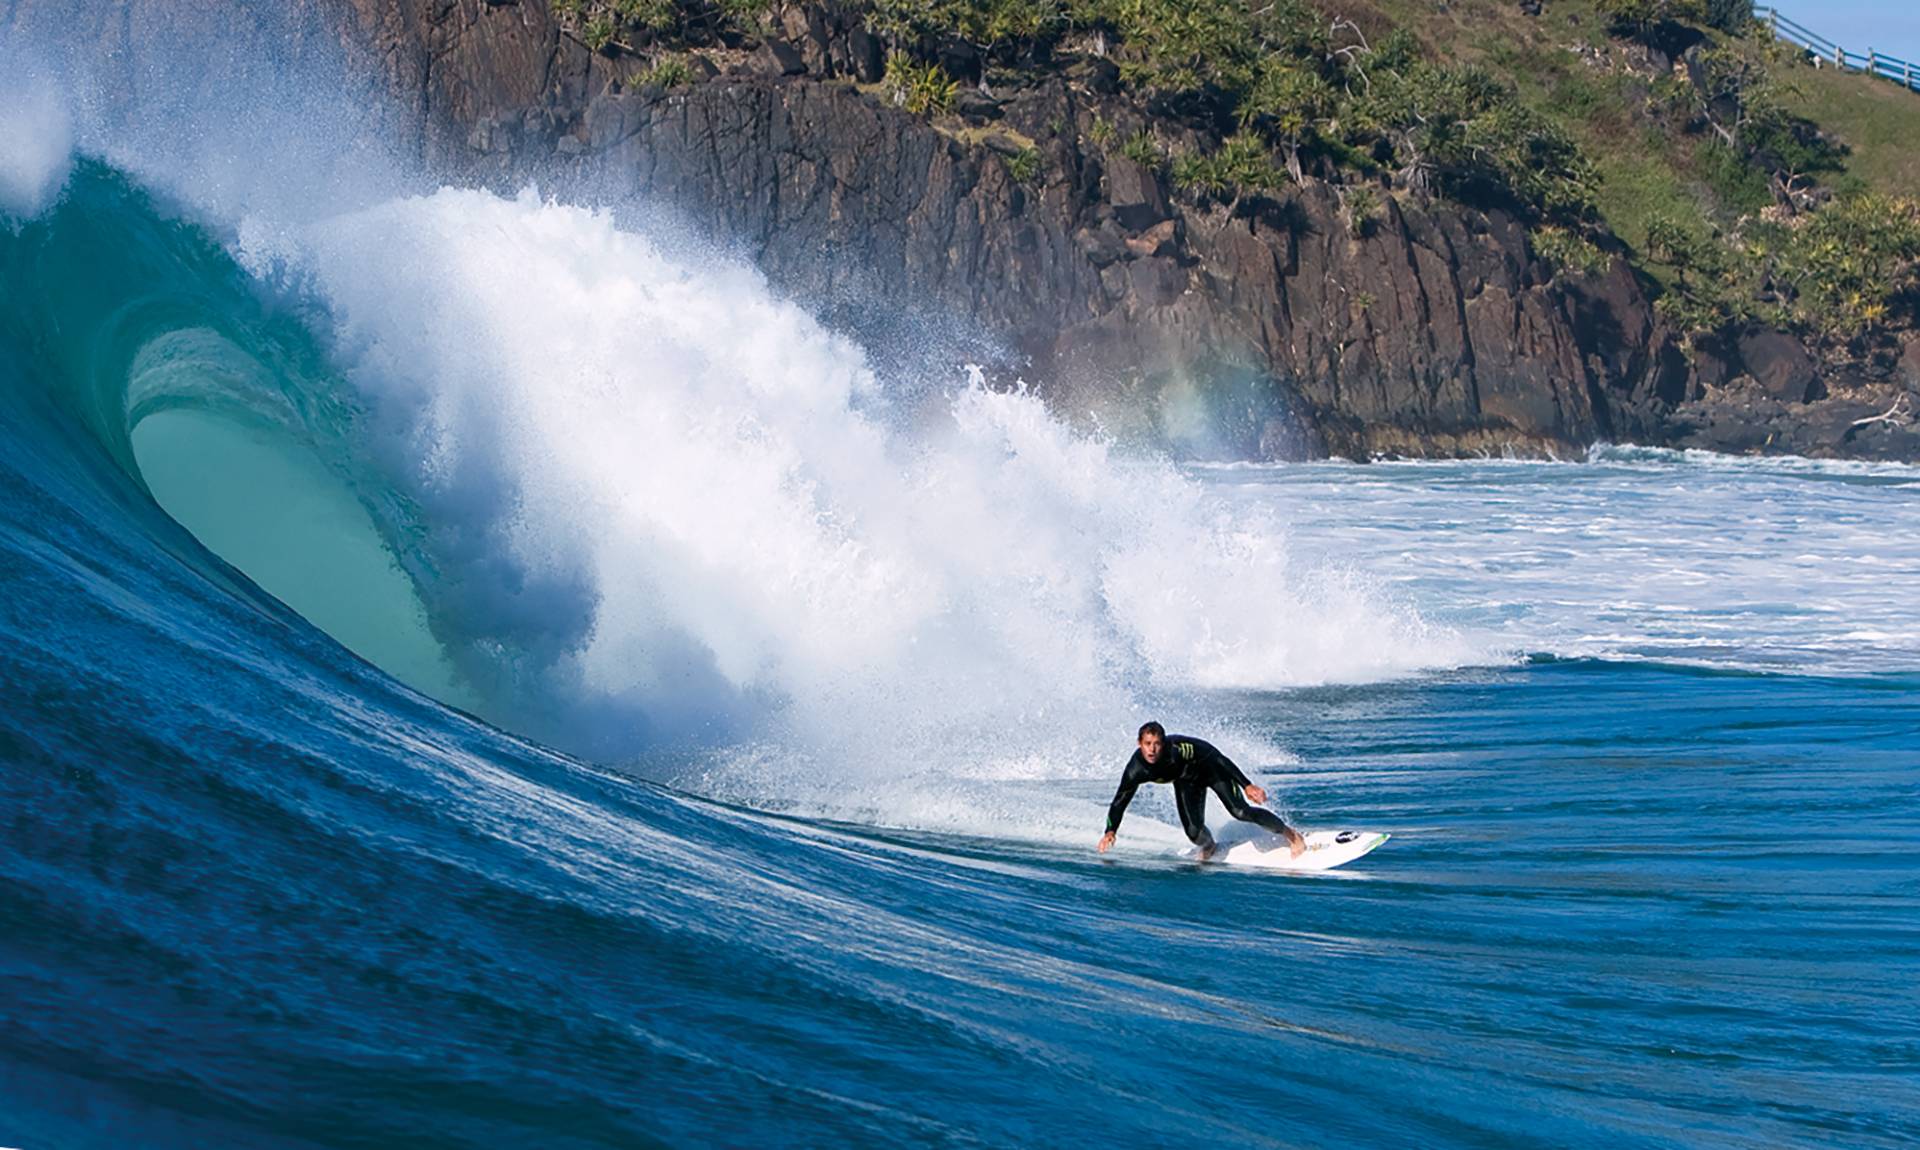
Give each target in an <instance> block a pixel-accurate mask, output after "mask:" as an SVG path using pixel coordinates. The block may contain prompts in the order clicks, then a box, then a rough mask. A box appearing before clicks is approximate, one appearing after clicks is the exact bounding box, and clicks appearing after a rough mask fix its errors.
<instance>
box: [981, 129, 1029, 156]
mask: <svg viewBox="0 0 1920 1150" xmlns="http://www.w3.org/2000/svg"><path fill="white" fill-rule="evenodd" d="M980 144H981V146H982V147H984V148H986V149H987V150H988V151H992V152H998V153H999V154H1001V155H1003V156H1018V155H1021V154H1022V153H1024V152H1025V151H1026V150H1027V145H1025V144H1023V143H1021V142H1020V141H1019V140H1016V139H1014V138H1013V137H1012V136H1009V135H1007V134H1006V133H1005V132H988V133H986V134H985V135H983V136H981V137H980Z"/></svg>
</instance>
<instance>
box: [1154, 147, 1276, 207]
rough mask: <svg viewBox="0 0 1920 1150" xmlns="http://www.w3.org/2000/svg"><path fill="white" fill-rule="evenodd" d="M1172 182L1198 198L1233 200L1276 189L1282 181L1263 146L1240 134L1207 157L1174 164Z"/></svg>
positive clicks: (1198, 156) (1203, 156)
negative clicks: (1249, 193)
mask: <svg viewBox="0 0 1920 1150" xmlns="http://www.w3.org/2000/svg"><path fill="white" fill-rule="evenodd" d="M1173 182H1174V185H1175V186H1176V187H1179V188H1182V189H1184V190H1187V191H1191V192H1194V193H1196V194H1199V195H1202V196H1209V197H1212V198H1214V199H1229V198H1231V199H1235V200H1237V199H1239V198H1240V197H1241V196H1243V195H1245V194H1246V193H1248V192H1256V191H1267V190H1269V189H1272V188H1277V187H1279V186H1280V184H1281V183H1282V182H1283V180H1282V176H1281V173H1280V170H1279V169H1278V168H1276V167H1274V166H1273V154H1272V153H1271V152H1269V151H1268V150H1267V145H1266V144H1265V142H1263V141H1262V140H1260V139H1259V138H1258V137H1255V136H1252V135H1248V134H1247V133H1244V132H1242V133H1240V134H1238V135H1233V136H1229V137H1227V139H1226V140H1225V141H1223V142H1222V143H1221V145H1220V147H1219V148H1217V149H1216V150H1214V151H1213V152H1212V153H1211V154H1208V155H1186V156H1182V157H1180V158H1179V159H1178V160H1176V161H1174V165H1173Z"/></svg>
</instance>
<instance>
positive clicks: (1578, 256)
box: [1531, 224, 1607, 275]
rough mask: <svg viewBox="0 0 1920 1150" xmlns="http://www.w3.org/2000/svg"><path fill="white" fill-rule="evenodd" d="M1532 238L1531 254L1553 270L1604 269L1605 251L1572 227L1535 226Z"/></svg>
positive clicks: (1586, 271)
mask: <svg viewBox="0 0 1920 1150" xmlns="http://www.w3.org/2000/svg"><path fill="white" fill-rule="evenodd" d="M1531 239H1532V243H1533V251H1534V254H1535V255H1538V256H1539V257H1540V258H1541V259H1543V260H1545V261H1547V263H1549V264H1551V265H1553V268H1554V270H1555V271H1556V272H1566V271H1570V272H1579V273H1581V274H1584V275H1594V274H1597V273H1599V272H1603V271H1605V270H1606V269H1607V255H1606V253H1605V252H1603V251H1601V250H1600V249H1599V248H1598V247H1595V246H1594V243H1593V241H1592V240H1589V239H1588V238H1587V237H1585V236H1583V235H1581V234H1580V233H1579V232H1576V231H1574V230H1572V229H1571V228H1563V227H1559V226H1557V225H1554V224H1547V225H1545V226H1543V227H1539V228H1535V229H1534V231H1533V235H1532V237H1531Z"/></svg>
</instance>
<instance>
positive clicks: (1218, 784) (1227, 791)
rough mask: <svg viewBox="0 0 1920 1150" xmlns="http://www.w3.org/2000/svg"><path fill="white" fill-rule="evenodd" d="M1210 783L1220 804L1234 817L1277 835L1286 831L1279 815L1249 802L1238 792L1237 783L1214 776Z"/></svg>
mask: <svg viewBox="0 0 1920 1150" xmlns="http://www.w3.org/2000/svg"><path fill="white" fill-rule="evenodd" d="M1212 785H1213V793H1214V794H1216V795H1219V796H1220V803H1221V805H1222V806H1224V807H1226V808H1227V813H1228V814H1230V815H1232V816H1233V817H1234V818H1236V819H1239V820H1240V821H1242V822H1248V823H1253V824H1255V825H1257V826H1260V827H1263V828H1265V829H1267V830H1270V831H1272V832H1273V833H1274V834H1277V835H1282V836H1285V835H1286V834H1287V833H1288V832H1287V824H1286V823H1285V821H1283V820H1282V819H1281V818H1280V816H1279V815H1276V814H1274V813H1273V812H1272V811H1270V810H1268V809H1266V808H1265V807H1256V806H1254V805H1253V804H1252V803H1249V802H1248V801H1247V800H1246V796H1244V795H1242V794H1241V793H1240V787H1239V784H1237V783H1235V782H1234V781H1233V780H1232V779H1227V778H1216V779H1214V780H1213V784H1212Z"/></svg>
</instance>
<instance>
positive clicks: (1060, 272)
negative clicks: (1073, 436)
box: [15, 0, 1920, 458]
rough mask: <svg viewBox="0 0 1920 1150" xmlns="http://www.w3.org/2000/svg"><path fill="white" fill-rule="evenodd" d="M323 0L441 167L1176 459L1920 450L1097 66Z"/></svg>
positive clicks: (529, 9) (1749, 345)
mask: <svg viewBox="0 0 1920 1150" xmlns="http://www.w3.org/2000/svg"><path fill="white" fill-rule="evenodd" d="M179 2H180V0H148V5H150V6H153V7H159V8H165V7H167V6H168V5H169V4H178V3H179ZM307 2H308V7H307V8H306V9H304V10H303V11H304V12H305V13H306V15H305V16H303V18H302V19H303V26H312V25H319V26H324V27H327V28H329V29H331V30H332V31H333V34H334V36H335V37H336V39H337V42H338V43H339V44H340V45H341V46H342V47H343V48H344V51H345V53H346V59H347V68H348V71H349V73H351V74H354V75H356V76H360V77H363V78H366V79H368V80H370V81H373V82H374V86H375V87H377V88H378V89H381V90H383V91H384V92H385V93H386V94H387V96H388V97H389V98H390V99H391V101H392V102H393V107H394V109H395V114H394V121H395V123H396V124H397V130H398V131H399V132H400V134H401V135H402V137H403V138H404V139H405V140H406V141H407V142H408V144H409V146H411V147H413V148H415V149H417V151H418V153H419V155H420V156H421V157H422V159H423V160H424V161H425V162H426V163H427V165H428V166H429V168H430V169H431V170H433V171H435V172H438V173H441V174H443V175H445V176H447V177H449V178H456V179H463V180H474V181H480V182H485V183H490V184H493V185H496V186H501V187H513V186H516V185H517V184H519V183H520V182H521V181H523V180H525V179H527V178H530V177H538V178H539V179H540V180H541V182H542V185H543V186H545V187H549V188H558V189H562V190H568V189H576V190H581V191H586V192H590V193H591V194H594V195H596V196H599V197H604V198H612V199H614V200H617V201H631V202H633V203H639V204H647V205H652V206H655V207H667V208H671V209H673V210H675V211H677V212H678V213H680V214H682V215H684V216H685V217H686V218H688V219H690V220H692V221H693V222H694V223H695V224H696V225H697V226H698V227H699V228H700V229H702V230H704V231H706V232H707V233H709V234H711V235H713V236H716V237H719V238H722V239H724V240H726V241H728V242H731V243H735V244H738V245H740V246H742V247H743V248H744V249H745V250H746V252H747V253H748V254H749V255H750V256H751V257H752V258H754V259H755V260H756V261H757V262H758V263H759V265H760V266H761V267H762V268H763V269H764V270H765V271H766V272H767V274H768V275H769V276H770V277H771V278H772V279H773V281H774V282H775V283H776V284H778V285H780V286H781V287H782V288H783V289H784V290H787V291H789V292H791V293H792V294H793V295H795V296H796V297H797V298H799V299H801V300H802V301H804V302H806V303H808V304H809V305H811V306H813V307H815V308H816V309H818V310H820V311H821V312H822V314H824V315H826V316H827V318H828V319H829V321H831V322H836V323H840V324H844V325H846V326H850V327H853V328H855V329H857V330H858V331H859V333H860V334H861V335H862V336H863V338H866V339H867V340H868V341H869V342H870V343H871V344H873V345H874V346H876V347H877V348H878V349H879V350H880V352H881V354H882V355H883V356H884V355H889V354H900V355H911V354H912V351H913V349H914V348H916V347H924V345H925V344H926V342H927V341H928V339H929V338H930V337H929V333H937V334H939V335H943V336H944V335H952V336H953V338H952V340H951V341H950V345H951V346H955V347H959V346H965V344H966V338H965V336H966V334H967V333H974V334H977V335H980V336H984V337H986V339H987V340H988V341H989V342H990V346H988V347H986V348H980V347H967V348H966V354H968V355H970V356H973V357H977V358H984V359H986V360H988V361H989V362H991V363H993V364H994V365H995V366H996V367H997V368H998V369H1000V370H1001V371H1003V372H1006V373H1012V372H1018V373H1020V374H1022V375H1023V376H1025V378H1027V379H1028V380H1029V381H1032V382H1034V383H1035V384H1036V385H1037V386H1040V387H1042V388H1043V389H1045V390H1046V391H1048V392H1049V393H1050V394H1051V395H1052V396H1054V397H1055V399H1056V400H1057V401H1058V403H1059V405H1060V406H1061V407H1062V409H1063V410H1066V411H1069V412H1081V411H1087V410H1092V411H1094V412H1095V413H1097V414H1098V415H1099V416H1100V417H1101V419H1102V421H1103V422H1104V423H1105V424H1106V425H1107V426H1108V427H1111V428H1116V429H1119V430H1122V431H1129V430H1130V431H1137V432H1141V433H1146V434H1151V435H1155V436H1157V437H1160V438H1162V439H1165V440H1167V441H1168V442H1170V443H1172V444H1173V445H1174V446H1175V447H1176V448H1184V449H1187V450H1190V451H1193V452H1195V453H1200V454H1209V455H1217V456H1236V457H1282V458H1299V457H1308V456H1317V455H1322V454H1329V453H1332V454H1345V455H1356V456H1366V455H1371V454H1378V453H1392V454H1404V455H1451V454H1460V453H1479V452H1499V451H1502V450H1519V451H1522V452H1527V453H1567V452H1573V451H1577V450H1578V449H1579V448H1581V447H1583V446H1584V445H1586V444H1588V443H1591V442H1593V441H1595V440H1599V439H1612V440H1621V441H1629V440H1630V441H1638V442H1647V443H1656V444H1667V445H1673V446H1698V447H1707V448H1715V449H1723V450H1792V451H1798V452H1804V453H1809V454H1840V455H1858V456H1872V457H1888V458H1920V428H1915V427H1914V426H1913V425H1912V423H1911V421H1910V420H1906V419H1904V418H1903V417H1900V416H1899V415H1897V414H1896V416H1895V417H1893V418H1889V419H1883V420H1878V421H1875V422H1869V423H1857V422H1856V421H1860V420H1868V419H1871V418H1872V417H1874V416H1878V415H1880V414H1882V413H1883V412H1886V411H1888V410H1889V409H1895V410H1897V408H1898V405H1899V404H1900V403H1902V402H1907V403H1911V402H1912V400H1911V399H1908V400H1905V401H1903V400H1901V399H1900V398H1899V397H1900V395H1901V394H1902V393H1904V392H1906V391H1909V390H1920V354H1916V355H1910V356H1908V357H1906V358H1905V359H1904V360H1901V361H1890V362H1888V363H1887V364H1884V365H1881V369H1880V370H1879V371H1877V372H1876V373H1873V374H1874V375H1877V378H1875V377H1871V376H1869V375H1866V374H1858V373H1856V374H1854V375H1836V374H1834V373H1831V372H1826V371H1824V370H1823V369H1822V368H1821V366H1820V365H1819V364H1818V363H1816V362H1815V361H1814V360H1813V359H1812V358H1811V357H1810V356H1808V355H1807V353H1806V352H1805V351H1804V350H1803V349H1801V348H1800V347H1799V345H1797V344H1795V343H1794V342H1793V341H1791V340H1789V339H1786V338H1785V337H1780V336H1773V335H1766V334H1761V335H1756V336H1754V337H1752V338H1750V339H1743V340H1741V341H1738V343H1737V344H1735V345H1733V346H1728V347H1709V348H1702V349H1700V350H1699V351H1698V352H1697V354H1694V355H1692V356H1688V355H1683V354H1682V352H1681V349H1680V347H1679V345H1678V344H1677V342H1676V341H1675V340H1674V339H1673V338H1672V337H1671V336H1670V335H1669V334H1668V333H1667V332H1665V331H1664V330H1663V329H1662V327H1661V325H1660V324H1659V323H1658V322H1657V321H1656V319H1655V316H1654V313H1653V310H1652V308H1651V306H1650V304H1649V301H1648V298H1647V296H1646V294H1645V293H1644V292H1643V291H1642V290H1641V288H1640V286H1639V285H1638V284H1637V283H1636V281H1635V280H1634V278H1633V275H1632V273H1631V272H1630V271H1628V270H1627V268H1626V265H1625V261H1624V260H1617V259H1616V260H1614V261H1612V263H1611V265H1610V268H1609V270H1608V271H1606V272H1605V273H1603V274H1598V275H1578V274H1561V275H1559V276H1557V277H1556V276H1555V275H1554V273H1553V270H1552V268H1551V267H1550V266H1549V265H1547V264H1546V263H1545V262H1543V261H1542V260H1540V259H1538V258H1537V257H1536V256H1535V255H1534V254H1533V253H1532V252H1531V250H1530V247H1529V244H1528V241H1527V236H1526V232H1525V230H1524V229H1523V228H1522V227H1521V226H1519V224H1518V223H1516V221H1514V220H1513V219H1511V218H1508V217H1506V216H1504V215H1503V214H1501V213H1499V212H1497V211H1495V212H1484V211H1479V210H1475V209H1470V208H1463V207H1461V206H1459V205H1457V204H1452V203H1445V202H1427V201H1422V200H1419V199H1416V198H1410V197H1409V198H1393V197H1388V196H1385V195H1381V196H1379V197H1378V199H1379V204H1380V206H1379V207H1378V208H1376V209H1374V211H1373V212H1372V214H1371V216H1370V218H1367V219H1364V220H1361V221H1355V220H1354V219H1353V218H1352V216H1351V213H1349V212H1348V211H1347V210H1346V209H1345V207H1344V206H1343V204H1342V203H1341V201H1340V199H1339V196H1338V194H1337V192H1336V190H1335V189H1334V188H1333V187H1332V186H1330V185H1326V184H1321V183H1317V182H1309V183H1308V185H1307V186H1306V187H1304V188H1299V189H1292V190H1289V191H1284V192H1280V193H1276V194H1275V195H1274V196H1273V197H1271V198H1257V199H1252V200H1246V201H1241V202H1237V203H1235V204H1232V205H1221V204H1196V203H1192V202H1186V203H1182V202H1180V201H1179V200H1178V199H1177V198H1175V197H1173V196H1172V195H1171V194H1170V189H1169V188H1168V186H1167V184H1166V181H1165V177H1164V176H1163V175H1162V174H1161V173H1159V172H1156V171H1154V170H1152V169H1149V168H1147V167H1144V166H1142V165H1141V164H1138V163H1135V162H1134V161H1133V160H1130V159H1127V158H1126V157H1124V156H1123V155H1121V153H1120V150H1119V149H1118V148H1117V147H1102V146H1099V145H1097V144H1095V143H1094V142H1093V141H1094V140H1096V139H1098V138H1101V137H1102V136H1104V137H1105V138H1107V139H1108V140H1109V141H1111V140H1114V139H1119V138H1125V136H1126V135H1127V134H1128V133H1130V132H1131V131H1132V130H1133V129H1134V128H1136V127H1137V126H1138V125H1139V123H1140V121H1139V118H1138V114H1137V113H1136V112H1133V111H1132V110H1130V109H1129V108H1128V107H1127V106H1125V105H1124V104H1122V103H1121V102H1120V101H1118V100H1117V99H1116V98H1115V97H1114V96H1113V95H1112V91H1113V87H1112V76H1111V74H1110V73H1105V72H1103V71H1102V69H1101V64H1102V62H1099V61H1089V62H1084V63H1083V64H1081V65H1078V66H1076V67H1072V68H1068V69H1065V70H1058V71H1054V72H1051V73H1046V74H1044V75H1043V78H1038V79H1036V81H1035V82H1033V83H1032V85H1031V86H1029V87H1025V88H1021V89H1018V90H1001V91H996V92H995V94H994V95H995V97H996V98H987V97H984V96H975V95H972V94H969V95H968V96H967V97H965V98H964V99H963V100H962V102H961V107H960V111H961V113H962V115H960V116H957V117H952V118H947V119H944V120H943V121H941V122H940V123H939V124H937V125H936V124H932V123H928V122H927V121H925V120H923V119H919V118H916V117H911V116H908V115H907V114H905V113H903V112H900V111H898V110H895V109H892V108H889V107H886V106H884V104H883V102H882V101H881V100H879V99H878V98H877V97H875V96H874V95H872V94H870V93H867V92H863V91H862V90H861V89H860V88H859V87H858V81H860V80H871V79H874V78H876V77H877V73H878V68H879V59H878V51H877V45H874V44H873V43H872V42H871V40H870V39H868V38H867V37H865V36H864V34H863V33H862V32H861V31H860V30H859V28H858V26H857V24H856V23H855V22H852V21H849V20H847V19H846V18H844V17H843V16H842V15H840V14H838V13H836V12H835V11H834V10H832V9H830V8H823V7H817V6H809V7H805V8H795V9H791V10H789V12H788V14H787V18H786V27H787V32H788V36H787V39H786V40H785V41H783V42H779V43H775V44H769V45H767V46H763V47H761V48H760V49H759V50H758V51H757V52H755V53H753V54H751V55H748V56H746V57H745V58H744V59H739V58H737V55H736V58H734V59H733V60H732V62H731V64H730V71H729V72H728V73H727V74H724V75H720V76H717V77H714V78H711V79H706V80H704V81H702V82H699V83H695V84H692V85H688V86H682V87H677V88H674V89H670V90H663V89H660V88H658V87H650V86H646V85H644V84H642V83H640V82H639V76H638V71H639V65H638V64H637V63H634V62H633V61H632V60H631V59H630V58H608V57H606V56H603V55H599V54H596V53H592V52H589V51H588V50H587V49H586V48H585V47H584V46H583V45H581V44H580V43H578V42H577V41H576V40H574V39H572V38H571V37H569V36H566V35H564V34H563V33H562V32H561V31H560V30H559V29H558V28H557V27H556V26H555V24H554V23H553V22H552V20H551V19H550V18H549V16H548V13H547V11H546V8H545V6H544V4H542V3H540V2H539V0H517V2H516V0H504V2H503V0H394V2H389V3H377V2H375V0H307ZM25 6H26V7H27V8H28V9H29V10H30V9H31V7H32V5H31V0H26V3H25ZM133 7H135V8H140V7H142V5H140V4H137V3H136V4H135V5H133ZM19 18H20V16H19V14H18V13H16V15H15V19H16V20H18V19H19ZM131 47H133V48H134V49H135V50H136V51H137V45H131ZM1016 157H1018V158H1019V162H1015V160H1016ZM1033 158H1037V160H1038V163H1037V165H1035V164H1033V163H1032V162H1031V160H1032V159H1033ZM1026 168H1032V169H1034V170H1033V171H1031V172H1030V173H1029V172H1027V171H1024V170H1023V169H1026ZM1017 171H1018V172H1019V173H1020V174H1021V175H1026V176H1027V178H1026V179H1024V180H1023V179H1020V178H1016V172H1017ZM954 333H959V334H954Z"/></svg>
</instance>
